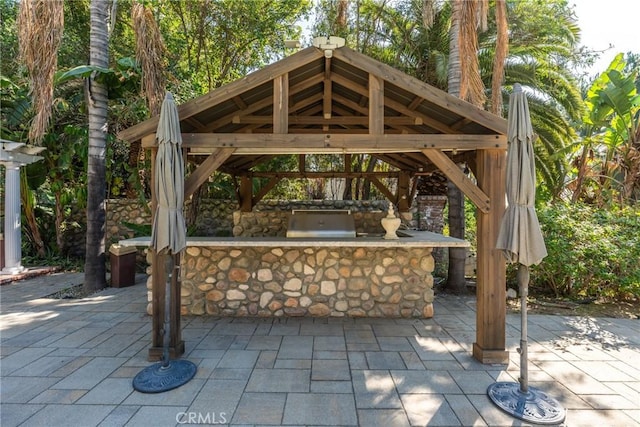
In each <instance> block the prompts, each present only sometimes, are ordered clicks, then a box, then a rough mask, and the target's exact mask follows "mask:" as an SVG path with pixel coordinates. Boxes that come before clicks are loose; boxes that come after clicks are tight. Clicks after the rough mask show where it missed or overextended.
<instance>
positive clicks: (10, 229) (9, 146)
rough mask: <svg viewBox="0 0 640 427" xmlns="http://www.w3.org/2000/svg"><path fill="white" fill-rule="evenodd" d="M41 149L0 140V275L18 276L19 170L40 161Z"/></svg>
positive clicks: (20, 241) (19, 266) (19, 251)
mask: <svg viewBox="0 0 640 427" xmlns="http://www.w3.org/2000/svg"><path fill="white" fill-rule="evenodd" d="M44 150H45V148H44V147H33V146H30V145H26V144H24V143H22V142H13V141H7V140H5V139H0V164H1V165H3V166H4V168H5V180H4V186H5V191H4V257H5V258H4V268H3V269H2V271H1V272H0V274H18V273H20V272H22V271H23V270H24V267H23V266H22V229H21V220H20V167H21V166H26V165H28V164H30V163H35V162H37V161H39V160H42V157H41V156H38V155H37V154H39V153H41V152H42V151H44Z"/></svg>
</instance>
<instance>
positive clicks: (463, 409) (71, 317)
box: [0, 274, 640, 427]
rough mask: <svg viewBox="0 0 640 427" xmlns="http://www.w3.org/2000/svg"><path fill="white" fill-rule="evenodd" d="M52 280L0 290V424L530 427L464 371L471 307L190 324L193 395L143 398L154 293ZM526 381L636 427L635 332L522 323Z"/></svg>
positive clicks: (575, 410)
mask: <svg viewBox="0 0 640 427" xmlns="http://www.w3.org/2000/svg"><path fill="white" fill-rule="evenodd" d="M82 280H83V278H82V275H81V274H55V275H49V276H41V277H36V278H32V279H29V280H24V281H19V282H12V283H9V284H5V285H3V286H0V301H1V306H0V308H1V310H0V341H1V342H0V344H1V346H0V355H1V359H0V372H1V375H2V387H1V388H0V424H1V425H2V426H3V427H5V426H23V427H29V426H52V425H65V426H75V425H77V426H83V427H84V426H93V425H95V426H98V425H99V426H102V427H106V426H114V427H115V426H128V427H133V426H142V427H146V426H154V427H155V426H160V427H162V426H180V425H221V424H230V425H253V426H258V425H287V426H293V425H309V426H311V425H340V426H356V425H359V426H367V427H369V426H385V427H386V426H408V425H436V426H437V425H441V426H454V425H463V426H471V425H473V426H475V425H478V426H484V425H491V426H495V425H501V426H502V425H522V424H523V423H522V422H521V421H519V420H517V419H515V418H513V417H511V416H509V415H507V414H505V413H503V412H502V411H500V410H499V409H498V408H497V407H495V406H494V405H493V404H492V403H491V402H490V400H489V399H488V397H487V396H486V387H487V386H488V385H489V384H491V383H492V382H493V381H516V380H517V378H518V376H519V366H518V364H519V355H518V354H517V353H516V351H515V350H516V348H517V346H518V345H519V330H518V328H519V320H520V319H519V317H518V316H513V315H509V316H507V344H508V349H509V350H510V352H511V363H510V364H509V365H508V366H507V365H483V364H480V363H478V362H477V361H476V360H475V359H473V357H472V356H471V346H472V343H473V341H474V339H475V301H474V298H472V297H462V296H451V295H437V296H436V301H435V313H436V315H435V317H434V318H433V319H346V318H342V319H339V318H329V319H326V318H325V319H300V318H279V319H232V318H215V317H183V321H182V327H183V332H182V335H183V339H184V340H185V342H186V347H187V353H186V354H185V356H184V358H186V359H188V360H191V361H192V362H194V363H195V364H196V365H197V366H198V372H197V375H196V377H195V378H194V379H192V380H191V381H190V382H189V383H187V384H185V385H184V386H182V387H180V388H177V389H175V390H171V391H168V392H165V393H159V394H144V393H139V392H137V391H134V390H133V388H132V386H131V381H132V379H133V377H134V376H135V375H136V374H137V373H138V372H140V370H142V369H143V368H144V367H146V366H149V364H150V362H148V361H147V360H146V356H147V350H148V348H149V346H150V334H151V332H150V331H151V319H150V318H149V317H148V316H147V315H146V304H147V302H146V286H145V283H146V277H145V276H144V275H139V276H138V277H137V284H136V285H135V286H132V287H128V288H118V289H112V288H108V289H105V290H103V291H100V292H98V293H96V294H94V295H91V296H89V297H87V298H84V299H81V300H53V299H48V298H44V297H45V296H46V295H48V294H51V293H53V292H57V291H58V290H61V289H64V288H66V287H69V286H72V285H74V284H78V283H82ZM529 325H530V327H529V359H530V361H529V379H530V384H531V385H532V386H535V387H538V388H540V389H542V390H544V391H545V392H547V393H548V394H550V395H551V396H553V397H555V398H556V399H558V400H559V401H560V403H561V404H562V405H563V406H564V407H565V408H566V409H567V420H566V422H565V425H567V426H577V425H579V426H589V425H593V426H601V425H624V426H633V425H637V426H640V423H639V422H638V419H639V418H640V368H639V367H638V365H637V361H638V360H640V321H638V320H637V319H635V320H632V319H608V318H607V319H599V318H581V317H571V316H548V315H530V316H529Z"/></svg>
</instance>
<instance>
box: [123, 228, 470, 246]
mask: <svg viewBox="0 0 640 427" xmlns="http://www.w3.org/2000/svg"><path fill="white" fill-rule="evenodd" d="M398 234H399V235H403V237H400V238H399V239H397V240H386V239H383V238H382V235H381V234H375V235H371V234H369V235H362V236H358V237H355V238H315V239H313V238H290V237H187V247H189V246H202V247H227V248H228V247H255V246H265V247H288V248H294V247H314V248H316V247H341V248H356V247H379V248H392V247H414V248H425V247H429V248H441V247H452V246H455V247H468V246H469V242H467V241H466V240H461V239H456V238H453V237H449V236H444V235H442V234H437V233H432V232H430V231H415V230H407V231H399V232H398ZM118 243H119V244H120V246H138V247H149V246H150V245H151V238H150V237H148V236H145V237H135V238H132V239H124V240H120V241H119V242H118Z"/></svg>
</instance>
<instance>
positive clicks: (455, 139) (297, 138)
mask: <svg viewBox="0 0 640 427" xmlns="http://www.w3.org/2000/svg"><path fill="white" fill-rule="evenodd" d="M156 145H157V141H156V140H155V138H152V137H149V138H145V139H144V140H143V147H145V148H151V147H155V146H156ZM182 146H183V147H185V148H190V149H191V151H192V153H194V154H195V153H196V152H197V151H198V150H213V149H217V148H235V149H236V153H235V154H249V155H258V154H278V153H280V154H292V153H293V154H308V153H312V152H313V151H311V150H318V151H317V152H318V153H320V152H327V153H348V152H352V153H385V152H386V153H394V152H397V153H401V152H416V151H421V150H424V149H428V148H435V149H438V150H459V151H464V150H476V149H504V150H506V148H507V137H506V135H465V134H457V135H443V134H401V135H388V134H387V135H366V134H365V135H362V134H353V135H348V134H347V135H345V134H332V133H316V134H291V133H290V134H272V133H264V134H259V133H253V134H240V133H183V134H182ZM296 150H299V151H296ZM200 152H203V151H200ZM209 152H210V151H209Z"/></svg>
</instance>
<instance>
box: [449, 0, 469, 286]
mask: <svg viewBox="0 0 640 427" xmlns="http://www.w3.org/2000/svg"><path fill="white" fill-rule="evenodd" d="M451 3H452V4H451V7H452V13H451V28H450V30H449V69H448V83H449V93H450V94H451V95H454V96H457V97H459V96H460V91H461V85H462V66H461V62H460V24H461V22H460V21H461V14H462V7H463V3H464V2H463V1H462V0H453V1H452V2H451ZM447 198H448V202H449V217H448V220H449V235H450V236H451V237H457V238H459V239H464V227H465V224H464V195H463V194H462V192H461V191H460V189H459V188H458V187H456V186H455V185H454V184H453V183H451V182H449V184H448V186H447ZM466 257H467V251H466V249H465V248H453V247H451V248H449V267H448V271H447V285H446V286H447V289H449V290H450V291H451V292H454V293H461V292H462V291H463V290H464V289H465V286H466V281H465V277H464V268H465V260H466Z"/></svg>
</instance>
